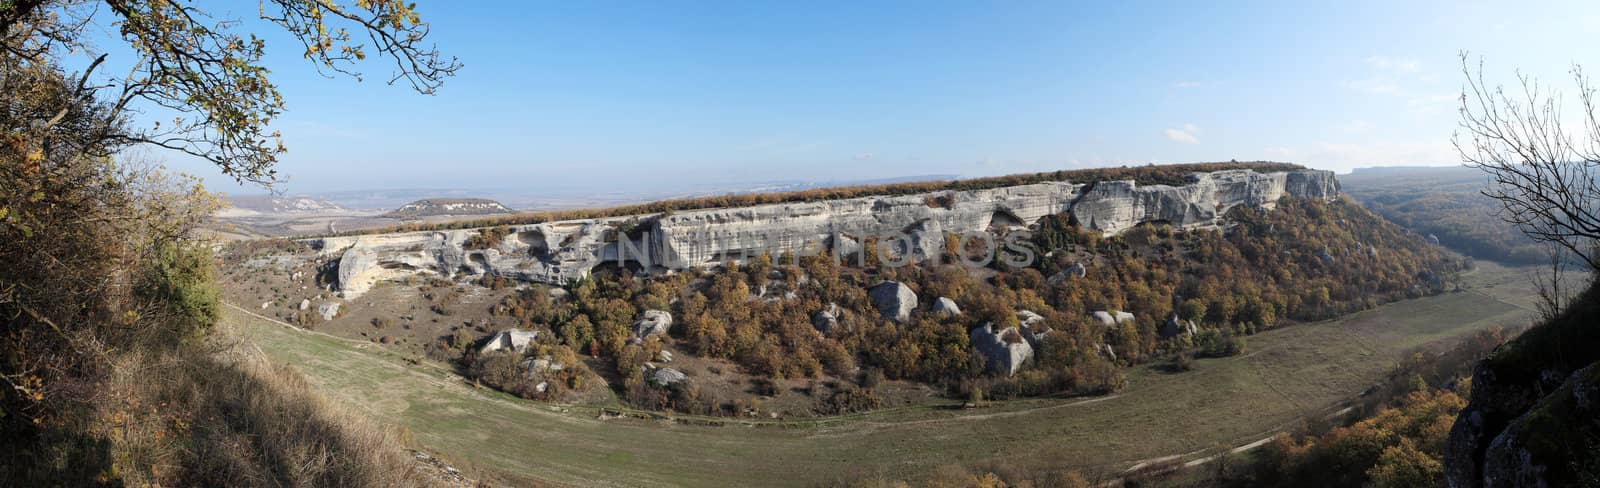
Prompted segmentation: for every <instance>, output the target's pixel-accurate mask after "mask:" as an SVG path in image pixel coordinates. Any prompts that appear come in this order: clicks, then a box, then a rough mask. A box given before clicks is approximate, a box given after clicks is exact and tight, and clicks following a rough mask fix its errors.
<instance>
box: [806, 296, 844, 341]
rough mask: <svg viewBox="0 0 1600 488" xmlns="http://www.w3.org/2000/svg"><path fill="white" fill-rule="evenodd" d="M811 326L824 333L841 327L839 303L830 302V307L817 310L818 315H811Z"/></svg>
mask: <svg viewBox="0 0 1600 488" xmlns="http://www.w3.org/2000/svg"><path fill="white" fill-rule="evenodd" d="M811 326H812V327H816V328H817V332H821V333H823V334H827V333H828V332H831V331H833V329H834V328H837V327H839V305H837V304H833V303H829V304H828V308H824V309H822V310H819V311H817V313H816V315H812V316H811Z"/></svg>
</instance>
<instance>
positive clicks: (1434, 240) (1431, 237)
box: [1428, 234, 1439, 246]
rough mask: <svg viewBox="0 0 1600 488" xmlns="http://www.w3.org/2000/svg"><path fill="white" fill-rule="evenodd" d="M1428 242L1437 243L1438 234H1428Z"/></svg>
mask: <svg viewBox="0 0 1600 488" xmlns="http://www.w3.org/2000/svg"><path fill="white" fill-rule="evenodd" d="M1428 244H1433V245H1435V246H1437V245H1439V236H1436V235H1433V234H1428Z"/></svg>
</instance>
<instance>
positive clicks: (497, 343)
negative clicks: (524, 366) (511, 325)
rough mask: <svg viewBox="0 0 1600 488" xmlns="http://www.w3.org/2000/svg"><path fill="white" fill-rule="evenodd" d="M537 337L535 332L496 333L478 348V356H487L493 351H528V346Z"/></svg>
mask: <svg viewBox="0 0 1600 488" xmlns="http://www.w3.org/2000/svg"><path fill="white" fill-rule="evenodd" d="M538 337H539V331H537V330H525V329H506V330H502V331H500V332H496V333H495V334H494V336H493V337H490V338H489V341H488V342H484V343H483V346H482V347H479V348H478V354H488V353H490V352H493V351H501V350H510V351H513V352H522V351H524V350H527V349H528V344H529V343H531V342H533V340H534V339H536V338H538Z"/></svg>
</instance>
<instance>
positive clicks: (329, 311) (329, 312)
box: [317, 302, 339, 320]
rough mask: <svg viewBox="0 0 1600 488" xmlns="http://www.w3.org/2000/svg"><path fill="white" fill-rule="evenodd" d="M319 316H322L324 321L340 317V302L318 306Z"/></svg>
mask: <svg viewBox="0 0 1600 488" xmlns="http://www.w3.org/2000/svg"><path fill="white" fill-rule="evenodd" d="M317 315H321V316H322V320H333V318H334V317H338V316H339V302H327V303H323V304H322V305H319V306H317Z"/></svg>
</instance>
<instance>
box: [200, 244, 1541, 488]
mask: <svg viewBox="0 0 1600 488" xmlns="http://www.w3.org/2000/svg"><path fill="white" fill-rule="evenodd" d="M1529 272H1530V270H1529V269H1526V268H1509V267H1504V266H1500V265H1496V264H1494V263H1489V262H1483V261H1480V262H1479V269H1477V270H1475V271H1473V272H1471V273H1470V274H1468V275H1467V276H1466V277H1465V278H1464V281H1465V285H1464V291H1461V292H1457V293H1446V294H1443V295H1439V296H1434V297H1427V298H1421V299H1416V300H1408V301H1404V302H1398V303H1393V304H1389V305H1385V306H1382V307H1378V308H1376V309H1374V310H1369V311H1365V312H1361V313H1357V314H1353V315H1350V316H1347V317H1343V318H1340V319H1336V320H1330V321H1324V322H1317V323H1311V324H1299V325H1293V326H1289V327H1284V328H1280V329H1276V330H1272V331H1268V332H1264V333H1260V334H1257V335H1254V336H1250V337H1249V338H1248V347H1247V349H1246V353H1245V354H1243V355H1241V356H1236V357H1230V358H1220V359H1201V360H1198V361H1196V366H1195V368H1194V370H1192V371H1189V372H1183V373H1166V372H1162V371H1160V370H1159V369H1157V368H1155V367H1152V366H1145V367H1140V368H1137V369H1135V370H1134V371H1132V372H1131V373H1130V375H1129V385H1128V387H1127V388H1126V389H1124V390H1123V391H1122V392H1120V393H1117V394H1114V395H1109V396H1106V397H1098V398H1069V399H1030V400H1020V401H1011V402H1000V403H996V404H994V405H993V406H991V407H988V408H982V409H977V410H961V409H959V408H956V403H957V402H954V401H950V402H948V403H940V404H931V405H918V406H914V407H903V408H893V409H886V410H880V411H876V412H872V413H867V414H860V415H850V416H843V417H831V418H827V419H822V420H804V421H787V422H785V421H742V420H728V419H707V420H712V421H715V422H721V423H722V425H693V424H691V423H685V422H680V421H672V420H660V419H658V420H646V419H635V418H622V419H615V418H614V419H610V420H601V419H600V418H599V417H600V415H599V412H600V408H601V407H605V406H603V405H584V406H577V405H568V406H557V405H550V404H543V403H536V402H530V401H525V400H521V399H517V398H515V397H511V396H509V395H505V394H502V393H498V392H495V391H493V390H489V389H486V388H484V389H479V388H474V387H473V386H472V385H471V384H470V383H468V382H466V381H465V380H463V379H462V378H460V377H459V376H457V375H455V374H454V373H452V372H451V371H449V370H448V369H446V368H444V367H442V366H439V365H434V364H431V363H427V362H423V363H421V364H411V363H410V362H408V361H407V360H406V359H405V356H403V355H401V354H398V353H393V352H389V351H388V350H386V349H385V348H384V346H380V345H378V344H373V343H370V342H361V341H352V340H348V339H342V338H337V337H334V336H331V335H327V334H321V333H316V332H306V331H302V330H300V329H293V328H290V327H287V326H285V325H283V324H281V323H278V322H276V321H273V320H271V319H268V318H265V317H261V316H258V315H255V314H253V313H251V312H249V311H247V310H245V309H241V308H236V307H229V308H228V313H227V314H226V317H225V320H227V321H229V322H232V323H234V325H237V326H238V328H239V329H241V330H243V331H245V333H247V334H249V335H250V336H251V337H252V338H253V340H254V342H255V343H256V344H258V345H259V347H261V348H262V350H264V351H265V352H266V353H267V354H268V355H269V356H270V357H272V358H273V359H274V360H275V361H281V362H284V363H287V364H290V365H293V366H294V367H296V368H298V369H300V370H301V371H302V372H303V373H304V374H305V375H306V376H308V377H309V378H310V379H311V381H313V382H314V383H316V384H318V385H319V386H321V387H322V388H323V389H324V390H325V391H326V392H327V393H328V394H329V395H330V396H332V397H333V398H335V399H338V400H342V401H346V402H349V403H351V404H353V405H355V406H357V407H359V408H363V409H365V410H367V411H369V412H371V413H372V414H373V415H374V416H375V417H377V418H379V419H381V420H384V421H389V422H394V423H397V424H399V425H401V426H404V427H406V428H408V429H410V430H411V432H412V433H413V434H414V436H415V438H416V439H417V440H418V441H419V442H420V443H421V444H423V445H424V446H427V447H428V448H429V449H431V450H433V451H435V452H437V453H439V454H440V455H441V456H443V457H444V458H446V459H449V460H452V461H460V462H464V463H467V464H470V465H474V466H476V467H479V468H486V469H489V470H493V471H495V472H498V473H503V475H504V477H506V478H508V479H512V480H525V481H530V482H531V481H539V482H546V483H556V484H570V485H581V486H678V485H689V486H751V485H760V486H809V485H815V484H819V483H827V482H830V481H835V480H840V479H855V478H860V477H862V476H876V475H880V474H881V475H885V476H889V477H898V478H913V477H915V476H916V475H918V474H920V473H926V472H927V471H928V470H930V469H932V468H933V467H936V466H940V465H946V464H964V465H971V464H979V463H988V462H1004V463H1008V464H1011V465H1022V466H1029V467H1034V468H1046V469H1079V470H1083V471H1085V472H1091V473H1092V472H1102V473H1104V472H1120V471H1121V470H1123V469H1126V468H1128V467H1130V466H1132V465H1135V464H1138V463H1139V462H1140V461H1141V460H1149V459H1155V458H1162V457H1167V456H1173V455H1179V456H1178V458H1177V459H1198V458H1202V457H1205V456H1207V455H1209V452H1210V451H1214V450H1216V449H1217V448H1220V447H1224V446H1229V447H1231V446H1239V445H1244V444H1248V443H1251V442H1252V441H1256V440H1259V439H1261V438H1263V437H1267V436H1269V435H1271V434H1272V433H1274V432H1277V431H1279V430H1282V429H1285V428H1288V427H1291V426H1293V425H1294V424H1295V423H1297V422H1298V421H1299V420H1300V419H1302V418H1306V417H1313V416H1321V415H1326V414H1328V413H1331V412H1334V411H1337V410H1339V409H1340V408H1342V406H1343V405H1344V404H1345V403H1346V402H1347V401H1348V400H1350V399H1353V398H1355V397H1357V396H1359V395H1360V394H1361V393H1362V392H1363V391H1365V390H1366V389H1368V388H1369V387H1371V386H1372V385H1373V384H1375V383H1376V382H1377V381H1378V380H1379V379H1381V378H1382V377H1383V375H1384V373H1386V372H1387V371H1388V370H1389V369H1390V367H1391V366H1392V365H1393V364H1395V362H1396V361H1397V360H1398V359H1400V358H1402V357H1404V356H1406V355H1408V354H1409V353H1410V352H1412V351H1414V350H1416V349H1417V348H1423V347H1443V346H1446V345H1448V344H1450V343H1452V342H1454V340H1455V339H1456V338H1459V337H1462V336H1465V335H1467V334H1470V333H1472V332H1474V331H1477V330H1481V329H1485V328H1489V327H1493V326H1496V325H1508V326H1510V325H1525V324H1527V323H1528V321H1529V320H1530V318H1531V316H1532V304H1533V296H1534V291H1533V289H1532V285H1531V282H1530V280H1529V277H1528V273H1529ZM610 407H614V405H612V406H610ZM674 417H675V418H677V419H680V420H683V419H689V420H695V419H694V418H692V417H686V416H674Z"/></svg>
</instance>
